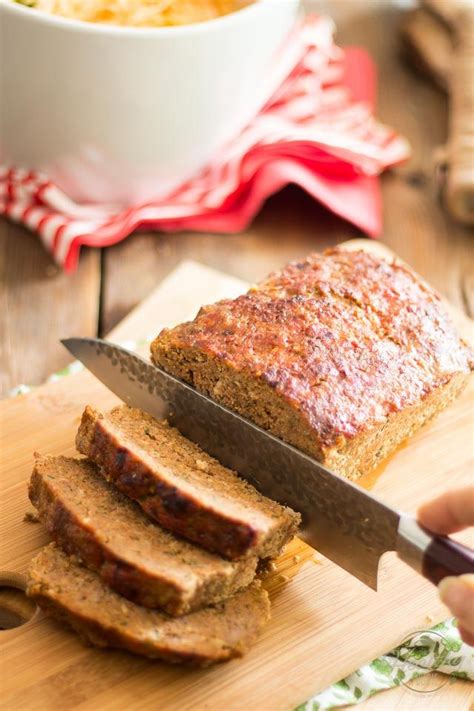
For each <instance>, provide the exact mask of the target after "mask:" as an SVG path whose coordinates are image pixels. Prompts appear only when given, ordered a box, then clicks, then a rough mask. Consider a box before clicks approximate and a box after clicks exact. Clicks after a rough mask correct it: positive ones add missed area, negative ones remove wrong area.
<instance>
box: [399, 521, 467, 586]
mask: <svg viewBox="0 0 474 711" xmlns="http://www.w3.org/2000/svg"><path fill="white" fill-rule="evenodd" d="M397 553H398V556H399V557H400V558H401V559H402V560H403V561H405V563H408V565H410V566H411V567H412V568H414V569H415V570H417V571H418V572H419V573H421V575H423V576H424V577H425V578H427V579H428V580H430V581H431V582H432V583H434V584H435V585H437V584H438V583H439V582H440V580H442V579H443V578H446V577H447V576H448V575H463V574H465V573H473V574H474V551H473V550H471V549H470V548H468V547H467V546H464V545H463V544H462V543H458V542H457V541H453V540H452V539H451V538H447V537H445V536H437V535H435V534H434V533H431V532H430V531H428V530H427V529H426V528H423V527H422V526H420V524H419V523H418V522H417V521H416V520H415V519H414V518H413V517H411V516H406V515H402V516H401V517H400V525H399V527H398V541H397Z"/></svg>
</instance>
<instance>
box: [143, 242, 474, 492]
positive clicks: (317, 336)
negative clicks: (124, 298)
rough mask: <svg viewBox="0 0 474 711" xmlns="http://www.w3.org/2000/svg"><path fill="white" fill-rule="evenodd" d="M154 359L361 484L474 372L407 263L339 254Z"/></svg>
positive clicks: (228, 307)
mask: <svg viewBox="0 0 474 711" xmlns="http://www.w3.org/2000/svg"><path fill="white" fill-rule="evenodd" d="M151 355H152V359H153V361H154V362H155V363H156V364H157V365H158V366H160V367H162V368H163V369H164V370H166V371H168V372H169V373H172V374H173V375H175V376H177V377H178V378H181V379H182V380H184V381H186V382H188V383H191V384H192V385H194V387H196V388H197V389H198V390H200V391H201V392H203V393H205V394H206V395H209V396H210V397H212V398H214V399H215V400H217V401H218V402H220V403H222V404H224V405H226V406H227V407H229V408H231V409H233V410H235V411H236V412H238V413H239V414H240V415H243V416H244V417H246V418H248V419H249V420H252V421H253V422H255V423H256V424H258V425H260V426H261V427H263V428H265V429H267V430H269V431H270V432H272V433H273V434H274V435H276V436H277V437H280V438H281V439H283V440H285V441H287V442H289V443H290V444H293V445H294V446H296V447H298V448H299V449H301V450H302V451H304V452H306V453H307V454H309V455H310V456H312V457H314V458H316V459H317V460H319V461H321V462H323V463H324V464H325V465H326V466H328V467H330V468H332V469H334V470H336V471H338V472H339V473H341V474H343V475H346V476H348V477H350V478H353V479H356V478H358V477H359V476H361V475H362V474H365V473H368V472H370V471H371V470H372V469H373V468H374V467H375V466H376V465H377V463H378V462H379V461H380V460H381V459H383V458H384V457H386V456H387V455H388V454H389V453H390V451H392V450H393V449H394V448H395V447H396V446H397V444H398V443H399V442H401V441H402V440H404V439H405V438H406V437H408V436H409V435H411V434H412V433H413V432H415V430H417V429H418V428H419V427H420V426H421V425H422V424H423V423H424V422H426V421H427V420H429V419H430V418H431V417H433V416H434V415H435V414H436V413H437V412H438V411H440V410H442V409H443V408H444V407H446V405H447V404H448V403H449V402H450V401H451V400H452V399H453V398H455V397H456V396H457V395H458V394H459V392H460V391H461V390H462V388H463V387H464V386H465V385H466V383H467V380H468V377H469V373H470V370H471V369H472V367H473V356H472V352H471V351H470V350H469V348H468V347H467V346H466V344H465V343H464V342H463V341H462V339H461V338H460V337H459V335H458V333H457V331H456V328H455V326H454V324H453V322H452V320H451V318H450V316H449V315H448V314H447V312H446V310H445V307H444V305H443V303H442V302H441V299H440V298H439V296H438V295H437V294H436V293H435V292H434V291H433V290H432V289H430V288H429V287H428V286H427V285H426V284H425V283H424V282H423V281H422V280H421V279H420V278H419V277H418V276H416V275H415V274H414V273H413V272H411V271H410V270H409V269H407V268H406V267H405V266H403V265H401V264H399V263H397V262H396V261H390V262H389V261H386V260H384V259H381V258H379V257H377V256H374V255H373V254H369V253H367V252H365V251H348V250H344V249H333V250H330V251H328V252H326V253H325V254H322V255H320V254H312V255H310V256H309V257H307V258H306V259H303V260H301V261H299V262H292V263H290V264H289V265H287V266H286V267H285V268H284V269H282V271H280V272H277V273H275V274H272V275H271V276H269V277H268V278H267V279H266V280H264V281H263V282H262V283H261V284H259V285H257V286H255V287H253V288H252V289H250V291H248V292H247V294H244V295H243V296H240V297H238V298H237V299H233V300H225V301H220V302H219V303H217V304H214V305H212V306H206V307H204V308H202V309H201V310H200V312H199V314H198V315H197V317H196V318H195V319H194V321H191V322H189V323H184V324H182V325H180V326H177V327H175V328H172V329H164V330H163V331H162V332H161V333H160V334H159V336H158V337H157V338H156V340H155V341H154V342H153V343H152V346H151Z"/></svg>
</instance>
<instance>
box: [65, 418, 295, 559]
mask: <svg viewBox="0 0 474 711" xmlns="http://www.w3.org/2000/svg"><path fill="white" fill-rule="evenodd" d="M76 444H77V448H78V450H79V451H80V452H82V454H85V455H87V456H88V457H90V458H91V459H92V460H93V461H94V462H96V464H98V465H99V466H100V467H101V470H102V473H103V474H104V476H106V477H107V478H108V479H109V480H110V481H112V482H113V483H114V484H115V485H116V486H117V488H118V489H120V490H121V491H122V492H123V493H124V494H127V495H128V496H130V497H131V498H133V499H136V500H137V501H138V503H139V504H140V506H141V507H142V508H143V509H144V511H145V512H146V513H147V514H148V515H149V516H151V517H152V518H154V519H155V520H156V521H158V523H160V524H161V525H162V526H163V527H164V528H167V529H169V530H170V531H173V532H174V533H177V534H179V535H182V536H184V537H185V538H187V539H189V540H191V541H194V542H195V543H198V544H199V545H201V546H203V547H204V548H206V549H208V550H210V551H214V552H217V553H220V554H221V555H223V556H225V557H227V558H229V559H231V560H236V559H238V558H240V557H244V556H248V555H251V556H258V557H260V558H267V557H275V556H277V555H278V554H279V553H280V552H281V550H282V548H283V546H284V545H285V544H286V543H287V542H288V541H289V540H290V539H291V538H292V537H293V535H294V534H295V532H296V529H297V526H298V524H299V520H300V517H299V515H298V514H296V513H295V512H294V511H292V510H291V509H289V508H285V507H284V506H280V504H277V503H276V502H274V501H271V500H270V499H267V498H266V497H265V496H262V495H261V494H260V493H258V491H256V490H255V489H254V488H253V487H252V486H250V484H248V483H247V482H246V481H244V480H243V479H240V478H239V477H238V476H237V475H236V474H235V472H232V471H230V470H229V469H226V468H225V467H223V466H222V465H221V464H219V462H217V461H216V460H215V459H213V458H212V457H210V456H209V455H208V454H206V453H205V452H203V451H202V450H201V449H200V448H199V447H198V446H197V445H196V444H194V443H193V442H190V441H189V440H188V439H186V438H185V437H183V435H181V434H180V433H179V432H178V430H176V429H175V428H173V427H170V426H169V425H168V424H167V423H166V422H159V421H157V420H155V419H154V418H153V417H151V416H150V415H148V414H147V413H145V412H142V411H141V410H137V409H133V408H129V407H127V406H121V407H117V408H115V409H114V410H112V411H111V412H110V413H108V414H106V415H102V414H100V413H98V412H96V411H95V410H93V409H92V408H90V407H88V408H86V410H85V412H84V414H83V416H82V422H81V425H80V427H79V431H78V434H77V438H76Z"/></svg>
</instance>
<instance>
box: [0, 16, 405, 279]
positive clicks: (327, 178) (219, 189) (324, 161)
mask: <svg viewBox="0 0 474 711" xmlns="http://www.w3.org/2000/svg"><path fill="white" fill-rule="evenodd" d="M333 29H334V28H333V24H332V21H331V20H329V19H328V18H324V17H320V16H316V15H311V16H308V17H307V18H306V19H305V20H304V21H302V22H301V23H300V24H299V25H298V26H297V28H296V29H295V30H294V31H293V32H292V34H291V35H290V37H289V39H288V42H287V43H286V47H285V49H284V50H283V52H282V57H283V59H282V57H280V60H279V62H278V67H275V72H276V73H278V76H277V77H274V78H273V79H275V78H277V79H278V88H277V90H276V91H275V92H274V94H273V96H272V98H271V99H270V101H268V102H267V104H266V105H265V106H264V107H263V108H262V109H261V111H260V112H259V113H258V115H257V116H256V117H255V118H254V119H253V120H252V121H251V122H250V123H249V125H248V126H247V127H246V128H245V129H244V130H243V131H242V132H241V133H240V135H238V136H237V137H235V138H234V139H233V140H232V141H230V142H229V143H228V144H227V145H226V146H224V147H223V148H222V149H221V151H220V153H219V155H217V156H216V158H215V159H214V160H213V161H212V162H211V163H210V164H209V165H207V166H206V167H204V168H203V169H202V170H201V172H200V173H199V174H197V175H196V176H195V177H194V179H192V180H190V181H188V182H186V183H185V184H183V185H181V186H180V187H179V188H178V189H177V190H174V191H173V192H172V193H170V194H168V195H165V196H161V197H160V198H157V199H156V200H155V201H152V202H146V203H143V204H139V205H131V206H126V207H124V206H117V205H115V206H114V205H101V204H78V203H76V202H74V201H72V200H71V199H70V198H69V197H68V196H67V195H66V194H65V193H64V192H63V191H62V190H61V189H60V188H59V187H58V186H57V185H54V184H53V183H52V182H51V181H49V180H48V178H47V176H46V175H43V174H41V173H39V172H35V171H27V170H19V169H15V168H12V167H8V166H0V214H3V215H6V216H7V217H9V218H10V219H12V220H14V221H17V222H20V223H22V224H24V225H25V226H26V227H28V228H29V229H31V230H32V231H34V232H36V233H37V234H38V235H39V236H40V237H41V239H42V241H43V243H44V245H45V247H46V248H47V249H48V250H49V251H50V252H51V254H52V255H53V257H54V259H55V261H56V262H57V263H58V264H59V265H61V266H62V267H64V269H66V270H67V271H72V270H74V269H75V268H76V266H77V262H78V257H79V251H80V247H81V246H82V245H89V246H95V247H104V246H108V245H111V244H114V243H116V242H119V241H120V240H122V239H124V238H125V237H126V236H127V235H129V234H130V233H131V232H133V231H134V230H137V229H160V230H165V231H177V230H183V229H186V230H202V231H208V232H221V233H231V232H238V231H241V230H243V229H244V228H245V227H246V226H247V225H248V224H249V222H250V221H251V219H252V218H253V217H254V215H255V214H256V212H257V211H258V210H259V208H260V206H261V205H262V203H263V201H264V200H265V199H266V198H267V197H268V196H269V195H270V194H272V193H274V192H276V191H277V190H279V189H280V188H281V187H283V186H284V185H286V184H288V183H296V184H297V185H300V186H301V187H303V188H304V189H305V190H306V191H307V192H309V193H310V194H311V195H312V196H313V197H314V198H315V199H317V200H319V201H320V202H322V203H323V204H324V205H326V206H327V207H328V208H329V209H330V210H332V211H333V212H334V213H336V214H338V215H340V216H341V217H343V218H345V219H347V220H349V221H350V222H352V223H353V224H354V225H356V226H357V227H359V228H360V229H361V230H363V231H364V232H366V233H367V234H369V235H372V236H377V235H378V234H379V233H380V230H381V207H380V196H379V189H378V179H377V176H378V175H379V174H380V173H381V172H382V171H383V170H384V169H385V168H387V167H389V166H392V165H394V164H396V163H399V162H400V161H402V160H404V159H405V158H407V157H408V155H409V146H408V144H407V142H406V141H405V140H404V139H403V138H402V137H400V136H399V135H397V134H396V133H395V132H394V131H392V130H391V129H389V128H387V127H385V126H383V125H381V124H380V123H378V122H377V121H376V120H375V119H374V117H373V115H372V106H373V101H374V93H375V72H374V66H373V64H372V62H371V60H370V59H369V57H368V56H367V54H366V53H365V52H364V51H362V50H360V49H356V48H354V49H348V50H346V51H343V50H341V49H340V48H339V47H337V46H336V45H335V44H334V42H333ZM282 67H283V68H284V72H283V73H282ZM282 76H283V79H282ZM270 79H272V78H270ZM275 83H276V82H275ZM275 83H274V84H273V85H275ZM270 84H271V81H270Z"/></svg>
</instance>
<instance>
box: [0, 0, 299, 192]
mask: <svg viewBox="0 0 474 711" xmlns="http://www.w3.org/2000/svg"><path fill="white" fill-rule="evenodd" d="M298 4H299V3H298V0H259V1H257V2H255V3H254V4H252V5H249V6H248V7H246V8H244V9H242V10H239V11H237V12H235V13H233V14H230V15H226V16H224V17H220V18H217V19H215V20H210V21H207V22H202V23H198V24H193V25H186V26H179V27H166V28H132V27H115V26H108V25H107V26H104V25H98V24H91V23H84V22H76V21H73V20H66V19H63V18H59V17H55V16H50V15H47V14H45V13H42V12H39V11H37V10H34V9H30V8H28V7H24V6H22V5H19V4H17V3H14V2H11V1H10V0H0V23H1V24H0V33H1V34H0V52H1V62H0V64H1V70H0V71H1V82H2V86H1V87H0V88H1V94H0V96H1V97H2V99H1V101H2V105H3V108H2V113H3V130H2V135H1V144H0V159H1V161H2V162H3V163H6V164H7V165H14V166H16V167H24V168H29V169H37V170H43V171H45V172H46V173H47V174H48V175H49V176H50V177H51V178H52V179H53V180H54V181H55V182H57V183H58V184H59V185H60V186H61V187H62V188H63V189H65V190H66V191H67V192H68V193H69V195H71V196H72V197H73V198H75V199H77V200H92V201H104V200H105V201H114V202H116V201H120V202H121V203H124V204H126V203H130V202H132V201H134V200H143V199H149V198H151V197H153V196H154V195H156V194H157V193H158V194H159V193H161V192H166V191H168V190H169V189H171V188H172V187H173V186H175V185H177V184H179V183H180V182H181V181H182V180H184V179H186V178H188V177H190V176H191V175H192V174H193V173H194V172H195V171H196V170H197V169H198V168H199V167H200V166H202V165H203V164H205V163H206V161H208V160H209V159H210V158H211V156H212V155H213V153H214V152H215V151H216V150H217V149H218V148H219V146H221V145H222V144H223V143H224V142H225V141H227V140H228V139H229V138H230V137H231V136H232V135H234V134H235V133H236V131H238V130H239V128H241V127H242V126H243V125H244V124H245V123H246V121H248V120H249V118H250V117H251V116H252V115H253V113H254V112H255V111H256V110H257V109H258V107H259V106H260V105H261V104H262V103H263V102H264V101H265V100H266V99H267V98H268V96H269V93H271V91H272V89H273V87H271V86H270V85H269V83H268V80H267V79H268V68H269V66H271V62H272V57H273V55H274V53H275V52H276V51H277V50H278V48H279V46H280V45H281V43H282V42H283V40H284V38H285V36H286V35H287V33H288V32H289V30H290V29H291V27H292V25H293V23H294V20H295V17H296V14H297V11H298Z"/></svg>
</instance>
